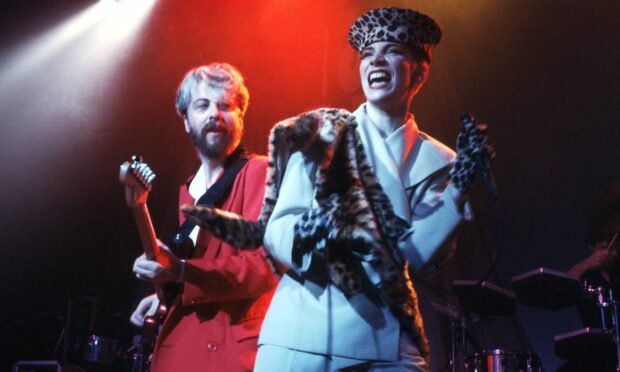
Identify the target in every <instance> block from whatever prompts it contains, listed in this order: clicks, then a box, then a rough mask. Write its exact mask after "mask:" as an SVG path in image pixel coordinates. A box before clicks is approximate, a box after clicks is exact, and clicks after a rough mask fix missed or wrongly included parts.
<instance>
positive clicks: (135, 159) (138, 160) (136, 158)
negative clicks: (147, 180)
mask: <svg viewBox="0 0 620 372" xmlns="http://www.w3.org/2000/svg"><path fill="white" fill-rule="evenodd" d="M131 161H133V162H135V163H142V156H140V155H131Z"/></svg>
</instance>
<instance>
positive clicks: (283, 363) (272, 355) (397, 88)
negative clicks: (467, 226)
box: [255, 8, 488, 372]
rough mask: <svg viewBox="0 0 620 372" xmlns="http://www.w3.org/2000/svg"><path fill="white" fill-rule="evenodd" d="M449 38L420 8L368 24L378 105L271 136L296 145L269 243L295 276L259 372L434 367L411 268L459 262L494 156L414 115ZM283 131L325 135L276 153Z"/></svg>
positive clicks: (279, 305)
mask: <svg viewBox="0 0 620 372" xmlns="http://www.w3.org/2000/svg"><path fill="white" fill-rule="evenodd" d="M440 38H441V31H440V29H439V27H438V26H437V24H436V23H435V21H433V20H432V19H431V18H429V17H428V16H426V15H423V14H421V13H419V12H416V11H413V10H410V9H400V8H383V9H377V10H374V11H370V12H368V13H366V14H364V15H362V16H360V17H359V18H358V19H357V21H356V22H355V23H354V24H353V26H351V28H350V30H349V42H350V44H351V45H352V46H353V47H354V48H355V49H356V50H357V51H358V52H359V53H360V58H361V61H360V69H359V72H360V78H361V82H362V87H363V90H364V94H365V96H366V100H367V101H366V102H365V103H364V104H362V105H361V106H360V107H359V108H358V109H357V110H356V111H355V112H354V113H353V114H352V115H348V113H346V112H345V111H344V110H333V109H332V110H330V109H323V110H318V111H315V112H311V113H308V114H304V115H302V116H300V117H297V118H293V119H291V120H289V121H285V122H283V123H281V124H279V125H277V126H276V128H274V131H273V132H272V142H271V143H272V145H274V146H275V147H278V146H279V144H280V145H281V144H283V143H287V144H289V149H288V150H289V153H290V157H289V158H288V159H286V162H278V161H272V163H274V164H285V165H286V170H285V172H284V174H283V177H282V179H281V183H277V182H275V184H276V185H279V190H278V192H277V193H275V195H277V200H276V201H275V206H274V207H273V211H272V213H271V215H270V218H269V220H268V223H267V226H266V231H265V237H264V245H265V249H266V250H267V251H268V252H269V253H270V254H271V255H273V257H274V258H275V259H276V260H277V261H279V263H280V264H282V265H283V266H285V270H286V273H285V274H284V275H283V276H282V278H281V281H280V284H279V285H278V288H277V290H276V293H275V295H274V298H273V301H272V303H271V306H270V308H269V311H268V313H267V316H266V318H265V322H264V324H263V329H262V330H261V334H260V338H259V352H258V356H257V360H256V366H255V370H256V371H259V372H262V371H290V370H295V371H318V370H339V369H344V370H399V371H401V370H416V371H417V370H427V369H428V364H427V361H426V359H425V357H426V355H427V346H426V340H425V336H424V332H423V328H422V322H421V317H420V314H419V311H418V309H417V298H416V296H415V291H414V290H413V286H412V283H411V280H410V278H409V273H408V268H409V269H411V270H415V271H418V270H422V269H425V268H429V267H434V266H435V265H437V264H439V263H441V262H442V261H443V259H444V258H445V257H446V255H447V254H448V253H449V250H450V249H449V248H448V247H449V246H450V245H449V243H450V242H451V241H452V240H453V238H454V236H455V234H456V232H457V230H458V228H459V227H460V226H461V225H462V224H463V222H464V221H465V220H467V219H469V218H470V214H469V211H468V205H467V203H466V200H465V194H466V192H467V190H468V187H469V184H470V182H471V180H472V177H473V175H474V171H475V170H476V166H475V164H476V162H475V159H474V158H473V157H474V156H483V157H484V156H486V155H487V152H486V151H487V150H488V149H487V146H486V137H485V135H484V131H483V128H481V127H479V126H476V125H475V124H473V123H471V122H470V123H468V124H467V125H466V126H465V128H464V129H463V131H462V133H461V134H460V135H459V139H458V142H457V149H458V150H459V153H458V155H457V156H456V157H455V154H454V152H453V151H452V150H450V149H449V148H448V147H446V146H445V145H443V144H441V143H440V142H438V141H437V140H435V139H433V138H432V137H430V136H428V135H427V134H425V133H422V132H420V131H419V130H418V126H417V124H416V122H415V120H414V117H413V115H412V114H411V113H410V112H409V108H410V106H411V102H412V100H413V97H414V96H415V95H416V94H417V93H418V92H419V90H420V89H421V88H422V86H423V85H424V83H425V82H426V80H427V78H428V74H429V65H430V61H431V51H432V47H433V46H434V45H436V44H437V43H438V42H439V40H440ZM282 128H286V130H284V131H283V133H289V134H290V133H295V132H296V131H297V132H301V133H302V135H303V133H307V132H309V133H314V134H310V135H308V136H307V139H308V141H310V142H309V143H307V144H305V145H304V144H303V141H300V140H299V138H296V137H295V136H296V135H295V134H293V135H292V138H293V140H291V138H289V139H288V140H287V141H278V140H277V133H280V130H281V129H282ZM317 137H318V139H317ZM290 144H293V146H291V145H290ZM317 144H318V145H317ZM317 149H319V150H317ZM320 149H323V150H322V151H323V152H322V153H320ZM317 151H318V152H319V155H317ZM273 153H275V154H278V153H286V151H278V150H277V149H276V150H274V151H273ZM276 158H277V156H276ZM276 160H277V159H276ZM276 173H277V172H276ZM272 184H274V183H273V182H272ZM266 195H270V192H267V194H266ZM267 202H269V199H268V198H266V203H267ZM261 218H262V216H261Z"/></svg>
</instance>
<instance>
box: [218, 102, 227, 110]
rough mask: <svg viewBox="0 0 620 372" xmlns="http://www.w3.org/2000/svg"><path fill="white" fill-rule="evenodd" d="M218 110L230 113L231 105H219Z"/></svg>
mask: <svg viewBox="0 0 620 372" xmlns="http://www.w3.org/2000/svg"><path fill="white" fill-rule="evenodd" d="M218 108H219V109H220V110H222V111H230V105H229V104H220V105H218Z"/></svg>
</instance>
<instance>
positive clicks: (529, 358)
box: [467, 349, 541, 372]
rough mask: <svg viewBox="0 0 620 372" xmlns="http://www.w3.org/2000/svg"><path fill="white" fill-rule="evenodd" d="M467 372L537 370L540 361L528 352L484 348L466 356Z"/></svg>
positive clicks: (528, 371)
mask: <svg viewBox="0 0 620 372" xmlns="http://www.w3.org/2000/svg"><path fill="white" fill-rule="evenodd" d="M467 371H468V372H539V371H541V368H540V361H539V360H538V358H537V357H535V356H533V355H530V354H523V353H516V352H514V351H508V350H503V349H493V350H485V351H483V352H481V353H475V354H473V355H471V356H469V357H468V358H467Z"/></svg>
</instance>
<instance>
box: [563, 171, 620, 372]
mask: <svg viewBox="0 0 620 372" xmlns="http://www.w3.org/2000/svg"><path fill="white" fill-rule="evenodd" d="M585 237H586V243H587V248H588V250H589V251H590V252H591V253H590V255H589V256H588V257H586V258H584V259H583V260H581V261H579V262H578V263H576V264H575V265H574V266H573V267H571V268H570V269H569V270H568V271H567V273H568V274H570V275H573V276H574V277H576V278H578V279H579V280H580V281H581V283H582V284H583V285H584V287H589V288H591V289H592V290H594V293H592V294H591V295H589V296H584V297H583V298H582V299H581V300H580V301H579V302H578V303H577V310H578V312H579V316H580V318H581V321H582V323H583V326H584V327H589V328H593V329H603V330H607V331H610V330H613V324H614V323H613V307H612V306H609V302H610V300H611V298H610V291H611V293H612V294H613V298H614V300H616V301H617V300H618V297H619V296H620V239H619V238H620V182H619V181H615V182H612V183H610V184H608V185H606V186H605V187H604V188H603V190H602V191H601V192H600V193H599V195H598V196H597V197H596V199H595V201H594V204H593V206H592V208H591V210H590V213H589V216H588V221H587V224H586V230H585ZM599 301H601V302H603V303H605V302H606V303H607V305H605V306H602V305H603V304H601V303H599ZM598 341H599V344H600V346H599V347H598V348H596V350H592V352H582V353H575V354H573V355H572V356H571V358H569V360H568V362H567V363H566V364H564V365H563V366H562V367H561V368H560V369H559V370H561V371H583V370H596V371H615V370H616V366H617V355H616V354H617V352H616V348H615V345H613V342H611V341H612V340H611V338H609V339H608V340H605V339H603V340H598ZM601 341H608V342H607V343H605V342H601ZM597 346H598V345H597Z"/></svg>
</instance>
